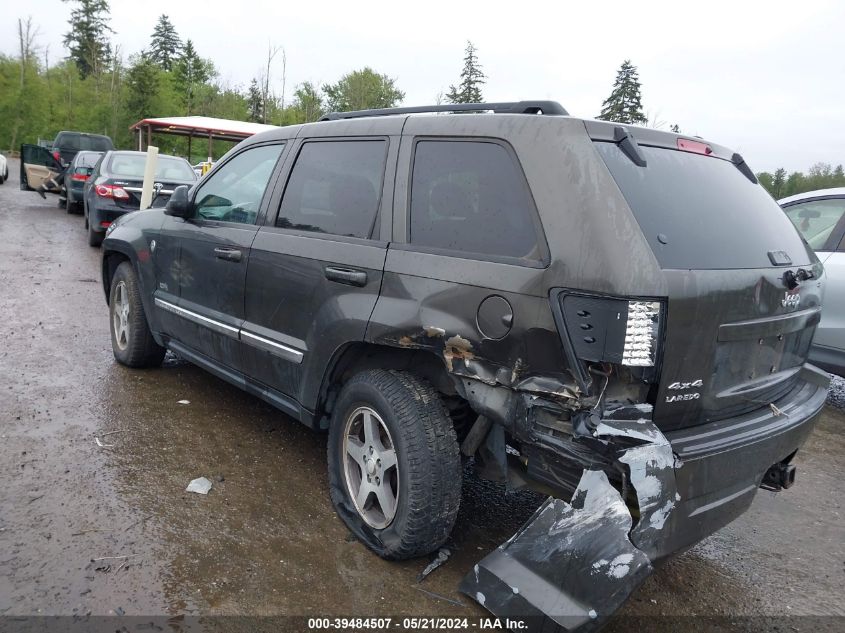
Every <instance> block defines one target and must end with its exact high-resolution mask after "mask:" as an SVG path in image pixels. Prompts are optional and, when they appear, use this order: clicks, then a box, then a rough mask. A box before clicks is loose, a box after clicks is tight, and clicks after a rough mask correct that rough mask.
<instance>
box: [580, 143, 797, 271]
mask: <svg viewBox="0 0 845 633" xmlns="http://www.w3.org/2000/svg"><path fill="white" fill-rule="evenodd" d="M596 148H597V149H598V152H599V154H600V155H601V157H602V158H603V159H604V161H605V163H606V164H607V167H608V169H609V170H610V173H611V174H612V175H613V178H614V179H615V180H616V184H617V185H619V188H620V189H621V190H622V194H623V195H624V196H625V200H626V201H627V202H628V206H630V207H631V210H632V211H633V213H634V216H635V217H636V219H637V222H638V223H639V225H640V229H642V232H643V234H644V235H645V237H646V239H647V240H648V243H649V245H650V246H651V249H652V251H654V254H655V257H657V261H658V262H659V263H660V266H661V267H662V268H675V269H699V270H701V269H704V270H706V269H723V268H770V267H771V266H772V262H771V261H770V260H769V256H768V253H769V251H786V253H787V254H788V255H789V257H790V258H791V259H792V263H793V264H795V265H806V264H809V263H810V259H809V255H808V252H807V248H806V247H805V245H804V243H803V242H802V241H801V237H800V236H799V235H798V233H797V231H796V230H795V228H794V227H793V226H792V223H791V222H790V221H789V219H788V218H787V217H786V215H785V214H784V213H783V211H781V209H780V207H778V205H777V203H776V202H775V201H774V200H772V198H771V196H769V194H768V193H766V191H765V189H763V187H761V186H760V185H755V184H753V183H752V182H751V181H750V180H748V178H746V177H745V176H743V175H742V173H741V172H740V171H739V169H737V168H736V166H735V165H734V164H733V163H731V162H729V161H726V160H722V159H719V158H714V157H711V156H702V155H700V154H692V153H690V152H681V151H676V150H671V149H661V148H656V147H645V146H641V147H640V149H641V151H642V153H643V155H644V156H645V158H646V161H647V163H648V166H647V167H638V166H637V165H635V164H634V163H633V161H631V159H630V158H628V157H627V156H626V155H625V154H623V153H622V150H621V149H619V146H618V145H616V144H615V143H596ZM664 242H665V243H664Z"/></svg>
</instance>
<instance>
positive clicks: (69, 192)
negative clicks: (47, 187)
mask: <svg viewBox="0 0 845 633" xmlns="http://www.w3.org/2000/svg"><path fill="white" fill-rule="evenodd" d="M102 155H103V152H78V153H77V154H76V156H74V157H73V160H72V161H71V163H70V167H68V169H67V171H65V181H64V183H62V184H63V185H64V186H63V187H62V189H64V194H65V205H66V208H67V212H68V213H81V212H82V195H83V190H84V189H85V183H86V182H88V177H89V175H90V174H91V172H92V171H93V168H94V166H95V165H96V164H97V161H98V160H100V156H102Z"/></svg>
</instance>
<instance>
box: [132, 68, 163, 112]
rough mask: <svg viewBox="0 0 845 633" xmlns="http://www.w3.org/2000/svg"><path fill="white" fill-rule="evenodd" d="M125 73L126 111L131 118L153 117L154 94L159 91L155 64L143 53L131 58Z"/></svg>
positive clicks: (157, 70)
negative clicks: (130, 63)
mask: <svg viewBox="0 0 845 633" xmlns="http://www.w3.org/2000/svg"><path fill="white" fill-rule="evenodd" d="M131 61H132V65H131V66H130V67H129V70H128V71H127V73H126V87H127V93H126V111H127V113H129V114H130V115H132V118H133V119H143V118H146V117H153V116H157V115H159V114H164V113H162V112H156V111H155V110H156V108H155V102H156V95H157V94H158V91H159V86H160V84H159V74H160V73H161V71H160V70H159V69H158V68H157V67H156V64H155V63H154V62H153V61H152V60H151V59H150V58H149V57H148V56H147V55H145V54H144V53H141V54H140V55H138V56H137V57H135V58H134V59H132V60H131Z"/></svg>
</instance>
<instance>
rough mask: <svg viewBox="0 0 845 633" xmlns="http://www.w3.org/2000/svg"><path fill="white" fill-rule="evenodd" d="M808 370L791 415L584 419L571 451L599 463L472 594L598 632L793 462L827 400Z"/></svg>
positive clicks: (553, 624)
mask: <svg viewBox="0 0 845 633" xmlns="http://www.w3.org/2000/svg"><path fill="white" fill-rule="evenodd" d="M807 371H808V372H809V374H808V376H807V379H806V380H805V381H803V382H802V383H801V385H800V386H799V387H796V389H795V390H794V391H793V392H792V393H791V394H789V398H788V404H783V405H782V407H780V408H779V407H776V406H772V407H771V409H769V408H765V409H764V410H763V412H760V411H758V412H755V413H753V414H749V415H746V416H742V417H738V418H733V419H730V420H722V421H719V422H714V423H712V424H707V425H702V426H698V427H694V428H692V429H683V430H680V431H676V432H673V433H671V434H669V435H664V434H663V433H662V432H661V431H660V430H659V429H658V428H657V427H656V426H655V425H654V423H653V422H652V421H651V408H650V407H649V406H648V405H630V406H623V407H619V408H617V409H614V410H610V411H605V412H604V413H603V414H602V415H601V417H599V416H597V415H595V414H593V415H591V416H590V417H589V420H588V421H586V422H585V423H583V424H577V423H576V424H574V425H573V428H574V433H573V436H572V438H571V440H570V441H571V443H572V444H573V445H576V444H577V445H578V448H577V449H575V450H566V449H564V450H561V451H560V453H559V454H563V455H567V457H569V458H570V459H571V457H572V455H584V454H586V453H589V452H593V453H595V455H596V459H595V460H594V462H593V463H591V464H586V463H585V462H584V461H583V460H582V461H581V467H582V473H581V475H580V478H579V479H578V484H577V488H576V490H575V493H574V495H573V496H572V499H571V501H570V502H569V503H567V502H565V501H562V500H560V499H555V498H553V497H550V498H549V499H548V500H547V501H546V502H545V503H544V504H543V505H542V506H541V507H540V509H539V510H538V511H537V512H536V513H535V515H534V516H533V517H532V518H531V519H530V520H529V521H528V522H527V523H526V525H525V526H523V528H521V529H520V531H519V532H517V533H516V534H515V535H514V536H513V537H512V538H511V539H509V540H508V541H507V542H506V543H504V544H502V545H501V546H499V547H498V548H497V549H496V550H495V551H494V552H492V553H491V554H489V555H488V556H487V557H485V558H484V559H483V560H482V561H480V562H479V563H478V565H476V566H475V568H474V569H473V570H472V571H471V572H470V573H469V574H467V576H466V577H465V578H464V580H463V582H462V583H461V591H463V592H464V593H466V594H467V595H469V596H470V597H472V598H474V599H476V600H477V601H478V602H479V603H480V604H482V605H483V606H484V607H485V608H487V609H488V610H490V611H491V612H492V613H494V614H495V615H497V616H499V617H511V618H513V617H520V618H522V619H523V620H524V621H525V622H526V624H527V625H528V627H529V629H530V630H543V631H546V630H555V629H563V630H574V629H579V630H581V629H587V630H589V629H592V628H598V627H599V626H601V624H602V623H603V621H604V620H605V619H606V618H607V617H609V616H610V615H611V614H612V613H613V612H614V611H615V610H616V609H618V608H619V607H620V606H621V605H622V603H623V602H624V601H625V600H626V599H627V597H628V596H629V595H630V594H631V593H632V592H633V591H634V590H636V588H637V587H638V586H639V585H640V584H641V583H642V582H643V581H644V580H645V579H646V578H647V577H648V576H649V574H650V573H651V572H652V570H653V565H654V564H655V563H656V562H658V561H660V560H662V559H665V558H667V557H668V556H670V555H672V554H676V553H678V552H679V551H682V550H684V549H687V548H688V547H691V546H692V545H694V544H695V543H697V542H699V541H700V540H701V539H703V538H704V537H706V536H708V535H709V534H712V533H713V532H715V531H716V530H718V529H719V528H721V527H723V526H724V525H726V524H727V523H729V522H731V521H733V520H734V519H735V518H736V517H737V516H739V515H740V514H742V513H743V512H744V511H745V510H747V509H748V507H749V505H750V504H751V502H752V500H753V498H754V495H755V493H756V490H757V488H758V487H759V485H760V482H761V480H762V478H763V475H764V474H765V472H766V470H767V469H768V468H769V467H770V466H771V465H772V464H775V463H778V462H783V461H788V460H790V459H791V458H792V456H793V455H794V454H795V452H796V451H797V450H798V448H799V447H800V446H801V445H802V444H803V442H804V441H805V440H806V438H807V436H808V435H809V434H810V432H811V430H812V428H813V425H814V423H815V421H816V419H817V418H818V415H819V413H820V412H821V409H822V407H823V406H824V401H825V398H826V394H827V382H826V380H825V378H826V376H823V375H820V374H818V372H816V370H815V369H814V368H807ZM814 372H816V373H814ZM562 441H563V440H560V442H562ZM546 448H547V449H548V448H550V447H549V446H547V447H546ZM561 448H563V447H561ZM585 449H586V452H585ZM544 452H546V453H547V452H548V451H544ZM546 470H548V469H546ZM529 471H530V468H529Z"/></svg>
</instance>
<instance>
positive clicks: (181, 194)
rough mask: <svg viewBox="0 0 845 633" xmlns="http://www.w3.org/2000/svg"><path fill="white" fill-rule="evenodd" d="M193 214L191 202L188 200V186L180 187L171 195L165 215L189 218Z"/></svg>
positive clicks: (165, 208)
mask: <svg viewBox="0 0 845 633" xmlns="http://www.w3.org/2000/svg"><path fill="white" fill-rule="evenodd" d="M192 212H193V209H192V208H191V201H190V200H189V199H188V185H179V186H178V187H176V189H174V190H173V193H172V194H170V200H168V201H167V206H165V207H164V214H165V215H172V216H174V217H177V218H189V217H191V215H192Z"/></svg>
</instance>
